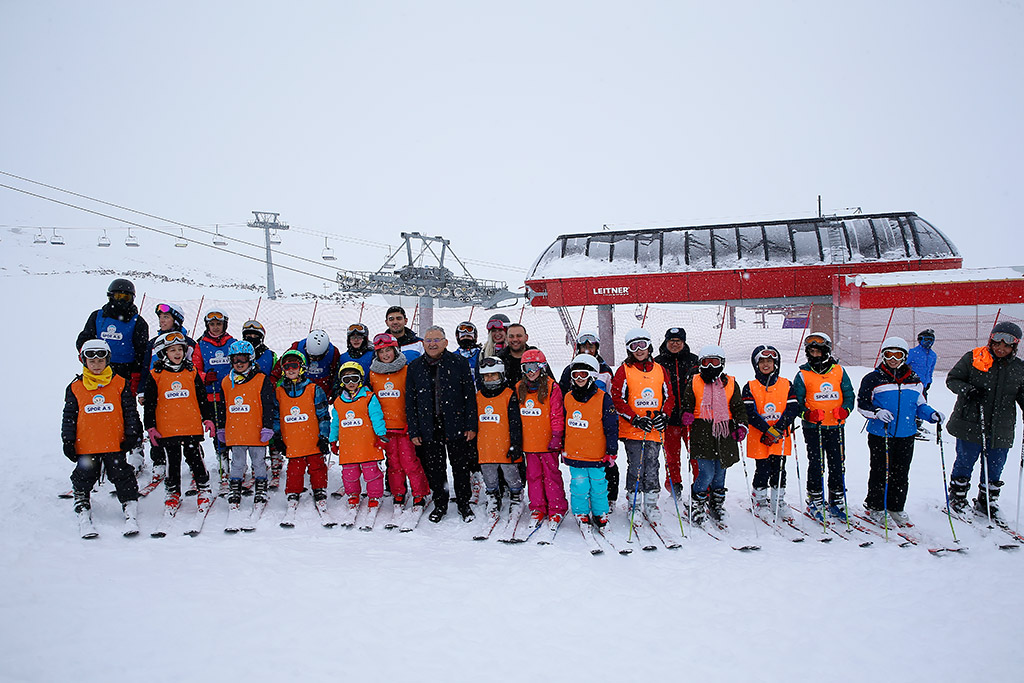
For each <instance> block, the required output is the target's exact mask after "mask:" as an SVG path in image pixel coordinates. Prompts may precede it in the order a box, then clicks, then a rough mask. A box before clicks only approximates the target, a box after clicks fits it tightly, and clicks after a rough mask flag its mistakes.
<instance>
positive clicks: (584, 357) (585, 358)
mask: <svg viewBox="0 0 1024 683" xmlns="http://www.w3.org/2000/svg"><path fill="white" fill-rule="evenodd" d="M577 365H586V366H587V369H588V370H590V375H591V377H593V376H594V375H596V374H597V373H599V372H601V366H600V365H599V364H598V362H597V359H596V358H594V357H593V356H591V355H590V354H589V353H581V354H579V355H578V356H576V357H575V358H573V359H572V362H570V363H569V368H571V369H576V368H575V366H577Z"/></svg>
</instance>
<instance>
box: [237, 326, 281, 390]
mask: <svg viewBox="0 0 1024 683" xmlns="http://www.w3.org/2000/svg"><path fill="white" fill-rule="evenodd" d="M266 339H267V330H266V328H265V327H263V323H261V322H260V321H259V320H246V321H245V322H244V323H242V341H247V342H249V343H250V344H252V348H253V353H254V354H256V360H255V361H254V363H255V365H256V367H257V368H259V370H260V372H262V373H263V374H264V375H266V376H267V377H270V373H271V372H273V370H274V366H275V365H277V354H276V353H274V352H273V351H271V350H270V349H269V348H267V345H266V343H265V342H266Z"/></svg>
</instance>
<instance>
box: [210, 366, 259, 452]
mask: <svg viewBox="0 0 1024 683" xmlns="http://www.w3.org/2000/svg"><path fill="white" fill-rule="evenodd" d="M262 378H263V373H262V372H258V371H257V372H256V374H255V375H254V376H253V377H252V379H250V380H249V381H248V382H245V383H243V384H236V385H235V386H231V377H225V378H224V379H222V380H221V381H220V388H221V391H222V392H223V393H222V394H221V395H222V396H223V397H224V406H225V409H226V412H225V415H224V442H225V444H226V445H228V446H263V445H265V444H264V443H263V442H262V441H260V430H261V429H263V401H262V400H261V397H260V390H261V389H262V388H263V379H262Z"/></svg>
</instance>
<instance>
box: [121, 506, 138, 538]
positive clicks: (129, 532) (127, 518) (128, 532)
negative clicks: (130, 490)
mask: <svg viewBox="0 0 1024 683" xmlns="http://www.w3.org/2000/svg"><path fill="white" fill-rule="evenodd" d="M121 509H122V510H123V511H124V532H123V533H124V535H125V536H134V535H136V534H137V533H139V519H138V517H139V501H138V500H129V501H126V502H125V503H123V504H122V505H121Z"/></svg>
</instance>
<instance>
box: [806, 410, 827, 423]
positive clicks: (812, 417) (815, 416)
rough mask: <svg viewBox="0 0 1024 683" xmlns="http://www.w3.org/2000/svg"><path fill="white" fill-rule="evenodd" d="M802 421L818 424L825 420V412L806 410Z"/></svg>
mask: <svg viewBox="0 0 1024 683" xmlns="http://www.w3.org/2000/svg"><path fill="white" fill-rule="evenodd" d="M804 419H805V420H807V421H808V422H811V423H814V424H818V423H820V422H821V421H822V420H824V419H825V411H823V410H818V409H814V410H808V411H807V412H806V413H804Z"/></svg>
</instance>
